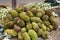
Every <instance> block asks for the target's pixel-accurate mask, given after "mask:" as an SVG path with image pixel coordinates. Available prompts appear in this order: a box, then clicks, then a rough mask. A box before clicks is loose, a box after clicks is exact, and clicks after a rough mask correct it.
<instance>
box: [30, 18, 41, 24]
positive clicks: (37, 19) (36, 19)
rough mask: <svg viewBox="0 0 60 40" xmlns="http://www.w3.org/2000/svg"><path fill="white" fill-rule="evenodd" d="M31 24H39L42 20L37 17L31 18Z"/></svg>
mask: <svg viewBox="0 0 60 40" xmlns="http://www.w3.org/2000/svg"><path fill="white" fill-rule="evenodd" d="M31 21H32V22H40V23H42V20H41V19H40V18H39V17H31Z"/></svg>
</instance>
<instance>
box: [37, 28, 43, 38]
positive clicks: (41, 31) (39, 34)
mask: <svg viewBox="0 0 60 40" xmlns="http://www.w3.org/2000/svg"><path fill="white" fill-rule="evenodd" d="M43 32H44V31H43V30H42V29H39V30H38V32H37V34H38V36H39V37H40V36H42V34H43Z"/></svg>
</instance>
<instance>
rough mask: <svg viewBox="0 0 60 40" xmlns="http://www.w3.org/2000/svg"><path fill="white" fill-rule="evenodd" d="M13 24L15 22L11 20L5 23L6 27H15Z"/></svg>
mask: <svg viewBox="0 0 60 40" xmlns="http://www.w3.org/2000/svg"><path fill="white" fill-rule="evenodd" d="M13 24H14V22H13V21H9V22H7V23H5V24H4V28H13Z"/></svg>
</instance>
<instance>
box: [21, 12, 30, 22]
mask: <svg viewBox="0 0 60 40" xmlns="http://www.w3.org/2000/svg"><path fill="white" fill-rule="evenodd" d="M20 18H21V19H23V20H24V21H30V18H29V16H27V15H26V12H21V13H20Z"/></svg>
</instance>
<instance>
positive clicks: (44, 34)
mask: <svg viewBox="0 0 60 40" xmlns="http://www.w3.org/2000/svg"><path fill="white" fill-rule="evenodd" d="M48 36H49V32H48V31H45V32H43V34H42V38H43V39H47V38H48Z"/></svg>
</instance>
